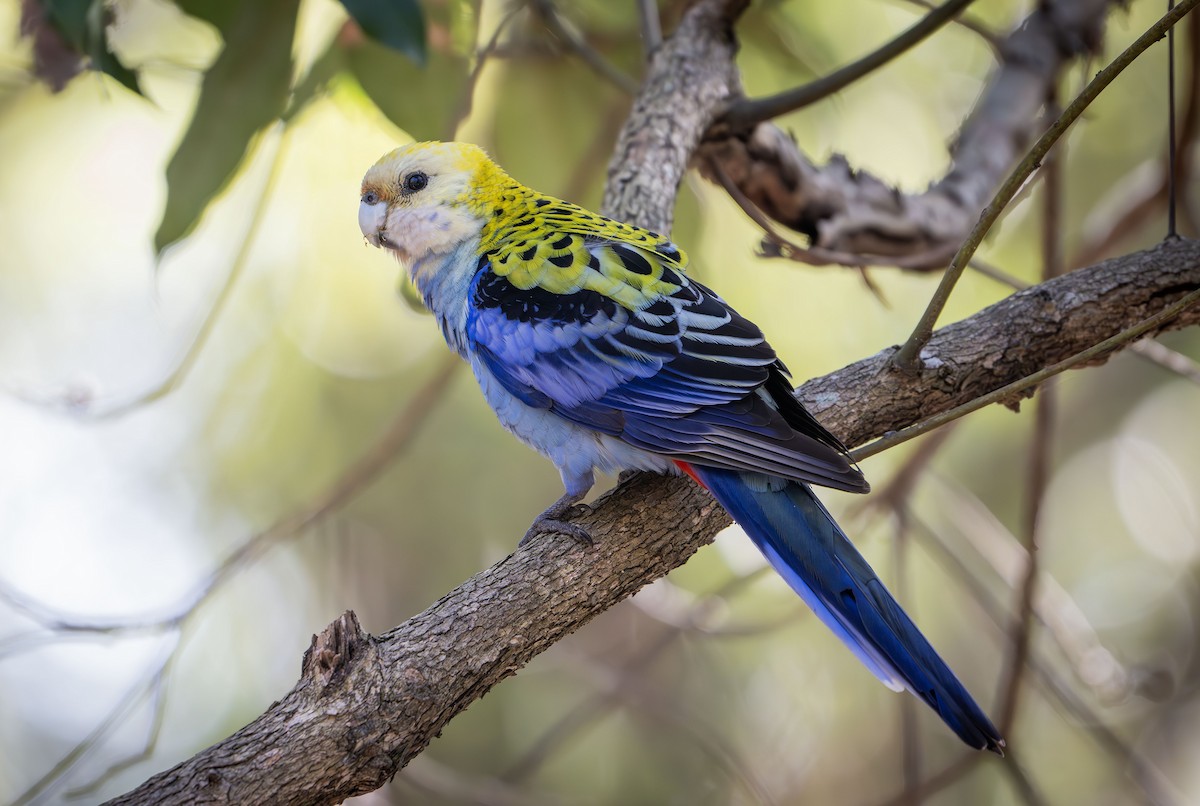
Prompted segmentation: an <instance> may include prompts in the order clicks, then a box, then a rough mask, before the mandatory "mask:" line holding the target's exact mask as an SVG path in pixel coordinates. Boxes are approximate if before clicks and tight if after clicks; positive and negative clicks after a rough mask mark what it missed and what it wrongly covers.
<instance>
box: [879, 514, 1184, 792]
mask: <svg viewBox="0 0 1200 806" xmlns="http://www.w3.org/2000/svg"><path fill="white" fill-rule="evenodd" d="M913 526H914V527H915V528H914V534H916V535H917V536H918V537H920V538H921V539H922V541H923V543H924V544H925V546H926V547H927V548H930V549H933V550H934V557H935V559H937V560H939V561H940V563H941V564H942V566H943V567H944V568H946V569H947V571H948V572H949V573H950V575H951V576H952V577H953V578H954V579H956V580H957V581H958V582H959V584H960V586H961V587H962V589H963V590H965V591H968V592H970V594H971V596H972V598H973V599H974V601H975V603H976V604H977V605H978V606H979V608H980V609H981V610H982V611H983V612H984V613H985V614H986V615H987V616H988V618H989V619H990V621H991V622H992V624H993V625H995V626H996V627H997V628H999V627H1000V626H1001V624H1002V623H1003V622H1004V621H1005V620H1006V619H1005V615H1004V606H1003V605H1002V604H1001V603H1000V601H999V600H998V599H997V598H995V597H994V596H992V595H991V594H989V593H988V592H987V585H986V584H985V582H984V580H981V579H979V578H978V577H977V576H976V575H975V574H974V572H972V571H971V570H970V569H969V568H968V567H967V566H966V564H965V563H963V561H962V560H961V559H960V558H959V557H958V556H957V554H955V552H953V551H951V550H950V547H949V546H948V545H946V543H945V541H944V540H942V538H941V537H940V536H939V535H938V533H937V531H936V530H934V529H933V528H932V527H931V526H930V525H929V524H927V523H925V522H924V521H923V520H921V519H920V518H917V517H915V516H914V517H913ZM1029 667H1030V669H1031V670H1032V671H1033V673H1034V675H1035V679H1036V680H1037V683H1038V685H1039V686H1041V688H1042V690H1043V691H1044V692H1045V693H1046V694H1048V695H1050V696H1051V697H1052V698H1054V700H1056V701H1057V702H1058V703H1059V705H1061V706H1062V707H1063V708H1064V709H1065V710H1066V711H1067V713H1068V714H1069V715H1070V716H1072V717H1074V718H1075V720H1076V726H1077V727H1079V728H1080V729H1081V730H1083V731H1084V732H1085V733H1086V734H1087V735H1088V736H1089V737H1090V738H1091V739H1092V740H1093V741H1095V742H1096V744H1097V745H1098V746H1099V747H1100V749H1101V750H1103V751H1104V752H1105V753H1107V754H1108V755H1109V756H1110V757H1111V758H1112V759H1113V760H1114V761H1115V762H1116V763H1117V764H1118V765H1128V767H1129V769H1130V780H1131V782H1132V783H1133V784H1134V786H1136V787H1138V789H1139V790H1140V792H1141V793H1142V794H1143V795H1144V796H1145V798H1146V799H1147V800H1148V801H1149V802H1150V803H1152V804H1155V806H1169V804H1172V803H1174V802H1176V800H1178V798H1176V797H1175V796H1174V795H1172V794H1171V792H1170V790H1171V788H1172V787H1171V785H1170V783H1169V782H1168V781H1167V779H1166V777H1165V776H1164V775H1163V773H1162V771H1161V770H1159V769H1157V768H1156V767H1155V766H1154V765H1153V764H1151V763H1150V762H1149V761H1147V760H1146V759H1145V758H1144V757H1142V755H1141V754H1139V753H1138V752H1137V750H1136V749H1135V748H1134V747H1133V746H1132V745H1129V744H1127V743H1126V742H1125V741H1124V740H1123V739H1122V738H1121V737H1120V736H1118V735H1117V734H1116V733H1114V732H1113V731H1112V729H1111V728H1109V727H1107V726H1106V725H1105V724H1104V723H1103V722H1102V721H1101V719H1100V717H1099V716H1098V715H1097V714H1096V713H1095V712H1094V711H1093V710H1092V709H1091V708H1090V707H1089V706H1088V705H1087V704H1086V703H1084V701H1083V700H1082V699H1081V698H1080V697H1079V696H1078V695H1077V694H1075V692H1074V691H1073V690H1072V689H1071V687H1070V686H1068V685H1066V683H1065V682H1064V681H1063V680H1062V679H1061V678H1060V677H1059V676H1058V675H1057V674H1055V673H1054V671H1053V670H1052V669H1051V668H1050V666H1049V665H1048V664H1047V663H1046V662H1045V661H1044V660H1042V659H1041V658H1040V657H1038V656H1037V655H1036V654H1033V655H1030V658H1029ZM893 802H897V801H893Z"/></svg>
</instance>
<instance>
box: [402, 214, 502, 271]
mask: <svg viewBox="0 0 1200 806" xmlns="http://www.w3.org/2000/svg"><path fill="white" fill-rule="evenodd" d="M482 228H483V221H481V220H480V219H479V218H477V217H475V216H473V215H471V214H470V213H468V212H467V211H465V210H461V209H457V208H454V207H400V206H397V207H394V208H392V210H391V211H390V212H389V214H388V217H387V221H386V222H385V223H384V226H383V229H382V232H381V234H382V235H384V236H385V237H386V239H387V243H386V244H381V245H383V246H387V247H388V248H389V249H392V250H393V251H395V252H396V253H397V254H398V255H399V256H400V258H401V259H402V260H404V261H405V262H406V263H413V262H417V261H420V260H421V259H422V258H424V257H426V256H428V255H431V254H443V253H446V252H451V251H453V250H454V248H455V247H456V246H458V245H459V244H460V243H462V242H463V241H465V240H467V239H469V238H472V237H474V236H476V235H478V234H479V231H480V230H481V229H482Z"/></svg>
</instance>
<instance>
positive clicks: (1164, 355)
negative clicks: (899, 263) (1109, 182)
mask: <svg viewBox="0 0 1200 806" xmlns="http://www.w3.org/2000/svg"><path fill="white" fill-rule="evenodd" d="M1197 19H1200V17H1198V18H1197ZM1132 212H1133V211H1131V213H1132ZM970 266H971V268H972V269H974V270H975V271H976V272H978V273H979V274H982V275H983V276H984V277H989V278H991V279H993V280H995V281H996V282H998V283H1000V284H1001V285H1006V286H1008V287H1009V288H1012V289H1015V290H1017V291H1022V290H1024V289H1026V288H1029V283H1027V282H1025V281H1024V280H1021V279H1019V278H1017V277H1016V276H1014V275H1012V274H1009V273H1008V272H1006V271H1004V270H1003V269H1000V268H999V267H997V266H993V265H992V264H990V263H987V262H985V261H982V260H980V259H979V258H972V259H971V263H970ZM1129 352H1131V353H1133V354H1134V355H1136V356H1137V357H1138V358H1140V359H1142V360H1144V361H1149V362H1150V363H1151V364H1156V365H1157V366H1159V367H1162V368H1163V369H1165V370H1167V371H1168V372H1173V373H1175V374H1176V375H1178V376H1179V377H1181V378H1183V379H1184V380H1187V381H1191V382H1192V383H1195V384H1200V363H1197V362H1195V361H1193V360H1192V359H1191V358H1189V357H1188V356H1186V355H1184V354H1183V353H1181V352H1179V351H1178V350H1172V349H1171V348H1170V347H1168V346H1166V345H1165V344H1163V343H1161V342H1159V341H1155V340H1154V339H1142V340H1141V341H1137V342H1134V343H1133V344H1131V345H1129Z"/></svg>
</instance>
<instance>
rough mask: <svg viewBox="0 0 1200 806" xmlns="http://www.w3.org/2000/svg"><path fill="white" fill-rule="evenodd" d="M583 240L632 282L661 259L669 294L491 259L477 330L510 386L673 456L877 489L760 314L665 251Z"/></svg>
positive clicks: (485, 356) (480, 288)
mask: <svg viewBox="0 0 1200 806" xmlns="http://www.w3.org/2000/svg"><path fill="white" fill-rule="evenodd" d="M578 246H579V248H580V249H581V250H586V253H581V257H579V258H577V260H580V259H588V260H590V261H592V263H593V264H599V263H600V261H601V258H603V259H604V261H605V263H606V264H607V263H611V262H614V261H618V262H619V263H620V264H621V265H623V266H627V267H631V268H632V269H633V271H632V272H631V273H630V274H629V275H628V277H629V278H630V281H631V282H633V281H636V280H637V279H638V278H639V277H641V276H643V275H645V274H647V273H648V272H647V271H646V266H647V265H648V264H649V263H651V262H652V263H653V264H654V266H653V268H654V275H655V277H656V280H661V286H662V287H664V288H669V289H672V291H671V292H670V293H663V294H658V295H650V296H644V298H641V299H639V301H638V304H636V305H635V306H633V307H630V306H628V305H626V304H622V303H621V302H618V301H617V298H618V297H620V298H623V299H625V300H626V301H627V300H628V299H630V298H631V295H628V294H626V295H624V296H622V293H621V292H622V291H623V290H628V289H620V288H618V289H616V290H615V291H610V293H601V292H600V291H596V290H591V289H589V288H586V287H578V288H572V289H570V290H568V291H566V292H565V293H564V292H561V291H550V290H546V289H545V288H543V287H542V286H540V285H536V284H535V285H533V286H532V287H529V288H518V287H517V286H516V285H514V283H513V282H512V281H511V279H510V278H509V277H507V276H503V275H501V274H498V273H496V272H495V271H493V270H492V267H491V266H490V265H487V266H484V267H483V268H481V270H480V271H479V272H478V273H477V274H476V276H475V279H474V281H473V282H472V286H471V294H470V300H469V312H468V317H467V337H468V339H469V340H470V342H471V344H472V347H473V348H474V350H475V351H476V353H477V354H478V355H479V356H480V358H481V359H482V361H483V363H484V364H485V365H486V367H487V368H488V370H489V371H491V373H492V374H493V375H494V376H495V377H496V379H497V380H498V381H499V382H500V383H501V384H502V385H503V386H504V387H505V389H507V390H508V392H509V393H510V394H512V395H514V396H515V397H517V398H518V399H520V400H521V401H523V402H524V403H525V404H527V405H529V406H532V407H535V408H541V409H546V410H549V411H551V412H553V413H554V414H556V415H558V416H560V417H563V418H565V419H567V420H570V421H571V422H573V423H577V424H579V425H583V426H585V427H587V428H591V429H594V430H596V431H600V432H603V433H605V434H609V435H611V436H615V437H618V438H620V439H622V440H624V441H625V442H627V443H629V444H631V445H634V446H636V447H638V448H642V449H644V450H647V451H650V452H653V453H658V454H662V455H664V456H668V457H670V458H672V459H678V460H680V461H686V462H691V463H694V464H698V465H704V466H708V467H716V468H724V469H728V470H746V471H757V472H763V473H769V474H771V475H775V476H781V477H783V478H788V479H794V480H796V481H802V482H810V483H814V484H820V485H824V486H829V487H835V488H838V489H843V490H849V491H854V492H863V491H865V490H866V489H867V484H866V482H865V481H864V480H863V478H862V475H861V473H859V471H858V470H857V468H855V467H854V466H853V465H851V463H850V462H849V460H848V459H847V458H846V455H845V448H844V447H843V446H842V445H841V443H839V442H838V440H837V439H836V438H835V437H833V436H832V435H831V434H829V432H828V431H826V430H825V429H824V428H823V427H822V426H821V425H820V424H819V423H817V421H816V420H815V419H813V417H812V416H811V415H810V414H809V413H808V412H807V411H806V410H805V409H804V407H803V406H801V405H800V404H799V402H798V401H796V399H795V398H794V397H793V396H792V393H791V384H790V383H789V382H788V379H787V370H786V369H785V367H784V366H783V364H782V363H781V362H780V361H779V359H778V358H777V357H776V355H775V351H774V350H773V349H772V348H771V346H770V345H769V344H767V342H766V340H765V339H764V338H763V335H762V332H761V331H760V330H759V329H758V328H757V327H756V326H755V325H754V324H753V323H751V322H749V321H747V320H746V319H745V318H743V317H742V316H740V315H739V314H738V313H737V312H736V311H734V310H733V309H732V308H730V307H729V306H728V305H727V304H726V303H725V302H724V300H722V299H721V298H720V297H719V296H717V295H716V294H714V293H713V292H712V291H710V290H709V289H707V288H705V287H704V286H703V285H701V284H699V283H697V282H695V281H692V280H689V279H688V278H687V277H686V276H685V275H684V274H683V273H682V272H680V271H677V270H676V269H675V268H673V267H671V266H670V265H667V261H666V260H665V259H663V255H664V253H663V252H662V250H661V249H660V250H658V251H650V250H648V249H646V248H643V247H639V246H634V245H632V244H628V243H623V242H614V241H596V240H589V241H586V242H580V243H579V244H578ZM668 246H669V245H668ZM666 254H669V253H666ZM563 259H564V261H565V260H566V259H568V258H567V257H565V256H564V258H563ZM660 272H661V273H660ZM622 276H625V275H622ZM577 285H578V284H577ZM639 291H644V288H642V287H639ZM634 298H636V295H634Z"/></svg>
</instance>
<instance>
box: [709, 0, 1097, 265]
mask: <svg viewBox="0 0 1200 806" xmlns="http://www.w3.org/2000/svg"><path fill="white" fill-rule="evenodd" d="M1117 4H1118V3H1117V2H1115V0H1048V1H1047V2H1044V3H1039V4H1038V5H1037V8H1036V9H1035V10H1034V12H1033V13H1031V14H1030V15H1029V16H1028V17H1027V18H1026V19H1025V20H1024V21H1022V23H1021V24H1020V25H1019V26H1017V27H1016V28H1015V29H1014V30H1013V32H1012V33H1011V34H1009V36H1008V37H1007V38H1006V39H1005V40H1004V43H1003V53H1004V61H1003V62H1002V63H1001V64H1000V66H999V67H998V68H997V69H996V71H995V72H994V73H993V74H992V76H991V78H990V79H989V81H988V85H987V88H986V89H985V90H984V92H983V95H982V96H981V97H980V99H979V101H978V103H977V104H976V106H975V109H974V111H972V113H971V115H970V116H969V117H968V118H967V120H966V122H965V123H964V124H963V127H962V129H961V131H960V132H959V134H958V137H957V139H956V141H955V144H954V145H953V146H952V147H951V158H952V164H951V167H950V170H949V172H948V173H947V174H946V175H945V176H944V177H942V178H941V179H939V180H938V181H936V182H934V183H933V184H932V185H931V186H930V188H929V189H928V190H926V191H925V192H923V193H919V194H906V193H903V192H901V191H899V190H898V189H896V188H894V187H892V186H891V185H889V184H887V183H886V182H883V181H882V180H880V179H878V178H876V177H874V176H872V175H871V174H869V173H867V172H865V171H855V170H853V169H852V168H851V167H850V165H849V163H848V162H847V161H846V160H845V158H844V157H841V156H838V155H835V156H834V157H833V158H831V159H830V161H829V162H828V164H826V165H824V166H817V165H816V164H814V163H813V162H812V161H811V160H810V159H809V158H808V157H806V156H805V155H804V154H802V153H800V151H799V150H798V149H797V147H796V144H795V143H794V142H793V141H792V139H791V138H790V137H788V136H787V135H786V134H784V133H783V132H782V131H781V130H780V129H779V128H777V127H776V126H775V125H774V124H771V123H762V124H759V125H758V126H756V127H755V128H754V129H753V130H751V131H749V132H747V133H744V134H738V135H736V136H728V132H722V131H721V130H720V129H719V128H718V129H717V130H715V131H714V132H712V134H711V136H710V138H709V139H708V141H707V142H706V144H705V148H704V150H703V153H702V155H701V156H702V159H701V160H699V162H698V165H699V167H700V169H701V171H705V165H707V164H709V163H711V162H718V163H720V164H721V165H722V167H723V168H724V169H725V171H726V173H727V174H728V175H729V176H730V177H731V178H732V179H733V181H734V182H736V183H737V184H738V186H739V187H740V188H741V189H742V192H743V193H744V194H745V195H746V197H748V198H749V199H750V200H751V201H752V202H754V204H755V205H756V206H758V207H759V208H760V209H762V211H763V212H764V213H765V214H766V215H767V216H769V217H770V218H771V219H773V220H775V221H778V222H779V223H780V224H782V225H784V226H786V227H789V228H791V229H793V230H795V231H797V232H800V233H802V234H804V235H806V236H808V238H809V239H810V241H811V243H810V249H811V250H812V251H813V252H814V253H816V254H822V255H825V256H828V257H829V259H830V262H843V261H842V260H840V259H838V256H852V259H854V260H857V261H862V260H864V259H868V260H871V261H872V262H874V263H876V264H880V265H901V266H903V267H905V268H910V269H937V268H942V267H944V266H945V265H946V262H947V261H948V260H949V259H950V256H951V255H953V254H954V252H955V251H956V250H957V249H958V246H959V244H960V243H961V242H962V240H963V239H964V238H965V237H966V235H967V233H968V232H970V230H971V227H972V226H973V225H974V224H975V221H976V219H977V218H978V216H979V212H980V211H981V210H982V209H983V207H984V205H985V204H986V203H987V201H988V199H990V198H991V196H992V193H993V192H994V191H995V189H996V188H997V187H998V186H999V184H1000V182H1001V180H1002V179H1003V178H1004V177H1005V176H1006V175H1007V173H1008V171H1009V170H1010V168H1011V167H1012V166H1013V165H1014V164H1015V163H1016V162H1017V160H1018V159H1019V158H1020V157H1021V156H1022V155H1023V154H1024V152H1025V149H1026V148H1027V147H1028V146H1029V144H1030V143H1031V142H1032V141H1033V139H1034V137H1035V136H1036V135H1037V134H1038V132H1039V130H1040V129H1041V127H1042V126H1043V123H1042V121H1041V119H1040V115H1039V112H1040V110H1041V109H1042V106H1043V104H1044V102H1045V99H1046V98H1047V97H1048V94H1049V89H1050V87H1052V86H1054V85H1055V83H1056V82H1057V81H1058V80H1059V79H1060V78H1061V76H1062V73H1063V71H1064V70H1065V69H1066V68H1067V67H1068V66H1069V65H1070V64H1072V63H1074V61H1075V60H1076V59H1077V58H1078V57H1080V56H1086V55H1094V54H1096V53H1098V52H1099V48H1100V43H1101V39H1102V35H1103V31H1104V20H1105V16H1106V13H1107V11H1108V10H1109V9H1110V8H1112V7H1113V6H1115V5H1117ZM818 250H820V251H818ZM851 265H861V263H853V264H851Z"/></svg>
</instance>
